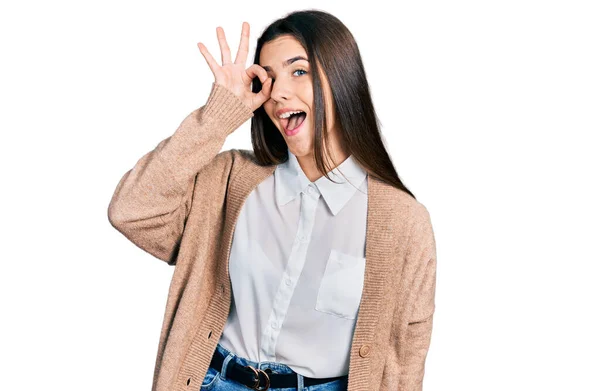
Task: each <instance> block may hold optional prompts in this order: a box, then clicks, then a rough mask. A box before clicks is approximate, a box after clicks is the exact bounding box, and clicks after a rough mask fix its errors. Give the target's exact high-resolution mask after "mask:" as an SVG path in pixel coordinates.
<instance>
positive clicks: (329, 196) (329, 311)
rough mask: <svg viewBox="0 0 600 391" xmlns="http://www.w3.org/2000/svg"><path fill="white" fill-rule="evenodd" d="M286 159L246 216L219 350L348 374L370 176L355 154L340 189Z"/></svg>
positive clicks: (237, 238)
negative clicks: (230, 302) (311, 175)
mask: <svg viewBox="0 0 600 391" xmlns="http://www.w3.org/2000/svg"><path fill="white" fill-rule="evenodd" d="M288 155H289V159H288V161H287V162H285V163H282V164H280V165H279V166H278V167H277V168H276V170H275V171H274V173H273V175H271V176H269V177H268V178H267V179H266V180H264V181H263V182H262V183H260V184H259V185H258V186H257V187H256V188H255V189H254V190H253V191H252V193H251V194H250V195H249V196H248V198H247V199H246V202H245V203H244V206H243V207H242V210H241V211H240V216H239V218H238V221H237V222H236V228H235V232H234V237H233V243H232V247H231V252H230V258H229V271H230V278H231V284H232V294H233V300H232V305H231V309H230V313H229V317H228V319H227V323H226V325H225V329H224V331H223V334H222V336H221V339H220V341H219V343H220V344H221V345H222V346H224V347H225V348H226V349H229V350H230V351H232V352H234V353H235V354H237V355H239V356H241V357H244V358H247V359H249V360H253V361H256V362H259V363H260V362H265V361H274V362H279V363H282V364H286V365H288V366H290V367H291V368H292V369H294V370H295V371H296V372H298V373H300V374H301V375H304V376H309V377H316V378H325V377H334V376H342V375H347V374H348V371H349V364H350V346H351V343H352V335H353V332H354V327H355V323H356V317H357V314H358V307H359V304H360V300H361V295H362V289H363V279H364V273H365V261H366V258H365V254H366V225H367V183H368V181H367V180H366V175H367V173H366V171H365V170H364V169H363V168H362V167H361V166H360V165H359V164H358V163H357V162H356V161H355V160H354V158H353V156H349V157H348V158H347V159H346V160H345V161H344V162H342V163H341V164H340V165H339V166H338V167H336V168H334V169H333V170H332V171H331V174H330V177H331V178H332V179H333V180H334V181H336V182H341V183H333V182H331V181H329V179H327V178H326V177H324V176H322V177H320V178H319V179H317V180H316V181H315V182H311V181H310V180H309V179H308V178H307V177H306V175H305V174H304V171H302V168H301V167H300V165H299V163H298V160H297V158H296V156H295V155H293V154H292V153H291V152H289V151H288ZM340 172H341V173H343V174H344V175H345V177H346V178H347V179H345V178H344V176H342V174H341V173H340Z"/></svg>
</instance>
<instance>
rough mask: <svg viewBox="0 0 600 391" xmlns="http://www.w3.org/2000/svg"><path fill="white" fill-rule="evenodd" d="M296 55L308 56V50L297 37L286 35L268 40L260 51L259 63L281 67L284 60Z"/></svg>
mask: <svg viewBox="0 0 600 391" xmlns="http://www.w3.org/2000/svg"><path fill="white" fill-rule="evenodd" d="M295 56H303V57H306V58H308V56H307V54H306V50H304V48H303V47H302V45H301V44H300V42H298V41H297V40H296V39H295V38H293V37H290V36H287V35H284V36H281V37H277V38H276V39H274V40H272V41H269V42H267V43H266V44H264V45H263V47H262V49H261V51H260V57H259V63H260V65H261V66H269V67H271V68H279V67H281V66H282V64H281V63H282V62H283V61H285V60H287V59H289V58H291V57H295Z"/></svg>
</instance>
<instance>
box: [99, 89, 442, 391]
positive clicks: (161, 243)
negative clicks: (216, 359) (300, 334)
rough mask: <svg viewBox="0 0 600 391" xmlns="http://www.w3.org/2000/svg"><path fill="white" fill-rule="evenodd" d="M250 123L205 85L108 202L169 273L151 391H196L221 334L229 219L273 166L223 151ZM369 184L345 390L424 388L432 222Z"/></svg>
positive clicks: (413, 205)
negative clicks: (196, 102)
mask: <svg viewBox="0 0 600 391" xmlns="http://www.w3.org/2000/svg"><path fill="white" fill-rule="evenodd" d="M253 115H254V114H253V112H252V111H251V109H250V108H249V107H247V106H246V105H245V104H244V103H243V102H242V101H241V100H240V99H239V98H237V96H235V95H234V94H233V93H232V92H231V91H229V90H228V89H227V88H225V87H223V86H221V85H219V84H216V83H213V85H212V89H211V92H210V95H209V97H208V99H207V102H206V104H205V105H204V106H202V107H200V108H199V109H196V110H194V111H193V112H191V113H190V114H189V115H188V116H187V117H186V118H185V119H184V120H183V121H182V123H181V124H180V126H179V127H178V128H177V130H176V131H175V133H174V134H173V135H172V136H170V137H168V138H166V139H164V140H163V141H161V142H160V143H159V144H158V145H157V146H156V148H154V150H152V151H150V152H148V153H147V154H145V155H144V156H142V157H141V158H140V159H139V160H138V161H137V163H136V164H135V166H134V167H133V168H132V169H131V170H129V171H127V172H126V173H125V175H124V176H123V177H122V178H121V180H120V181H119V183H118V185H117V187H116V190H115V192H114V195H113V197H112V199H111V201H110V205H109V207H108V219H109V221H110V223H111V224H112V225H113V226H114V227H115V228H116V229H117V230H118V231H119V232H121V233H122V234H123V235H124V236H125V237H127V238H128V239H129V240H130V241H132V242H133V243H135V244H136V245H137V246H138V247H140V248H142V249H143V250H145V251H146V252H148V253H150V254H152V255H153V256H155V257H157V258H158V259H161V260H163V261H165V262H166V263H168V264H169V265H174V267H175V270H174V273H173V278H172V280H171V285H170V288H169V295H168V299H167V306H166V310H165V317H164V320H163V324H162V331H161V334H160V340H159V344H158V353H157V357H156V365H155V370H154V380H153V386H152V390H153V391H168V390H169V391H171V390H173V391H175V390H177V391H184V390H186V391H188V390H191V391H197V390H198V389H199V388H200V384H201V383H202V381H203V379H204V376H205V374H206V372H207V370H208V366H209V363H210V360H211V357H212V354H213V352H214V350H215V348H216V345H217V342H218V341H219V338H220V336H221V333H222V331H223V327H224V326H225V322H226V320H227V316H228V314H229V308H230V302H231V285H230V280H229V270H228V269H229V262H227V260H228V259H229V251H230V247H231V243H232V238H233V232H234V228H235V224H236V220H237V217H238V215H239V213H240V210H241V208H242V206H243V204H244V201H245V199H246V197H247V196H248V195H249V194H250V193H251V192H252V190H253V189H254V188H255V187H256V186H258V184H259V183H261V182H262V181H263V180H264V179H266V178H267V177H268V176H269V175H272V174H273V171H274V170H275V168H276V167H277V166H276V165H270V166H260V165H258V164H257V162H256V161H255V159H253V153H252V152H251V151H249V150H238V149H232V150H227V151H223V152H220V150H221V148H222V146H223V144H224V142H225V139H226V137H227V136H228V135H229V134H230V133H232V132H233V131H234V130H236V129H237V128H238V127H240V126H241V125H242V124H243V123H244V122H245V121H247V120H248V119H250V118H251V117H252V116H253ZM367 180H368V181H369V182H368V187H369V192H368V215H367V248H366V270H365V280H364V288H363V294H362V299H361V303H360V308H359V313H358V318H357V320H356V322H357V323H356V328H355V331H354V336H353V339H352V346H351V351H350V372H349V379H348V390H351V391H359V390H360V391H367V390H403V391H417V390H422V383H423V375H424V366H425V358H426V355H427V351H428V349H429V344H430V340H431V331H432V321H433V313H434V308H435V304H434V294H435V281H436V277H435V275H436V250H435V239H434V235H433V229H432V225H431V221H430V216H429V213H428V211H427V209H426V208H425V207H424V206H423V205H422V204H421V203H420V202H417V201H416V200H415V199H414V198H412V197H411V196H410V195H408V194H407V193H405V192H403V191H401V190H398V189H396V188H394V187H392V186H389V185H387V184H385V183H384V182H382V181H380V180H377V179H376V178H373V177H372V176H370V175H367ZM317 353H318V352H317Z"/></svg>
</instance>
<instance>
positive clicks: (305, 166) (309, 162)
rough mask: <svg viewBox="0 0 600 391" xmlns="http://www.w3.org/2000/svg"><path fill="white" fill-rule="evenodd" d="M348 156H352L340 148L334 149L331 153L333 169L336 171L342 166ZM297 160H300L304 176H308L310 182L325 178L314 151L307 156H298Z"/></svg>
mask: <svg viewBox="0 0 600 391" xmlns="http://www.w3.org/2000/svg"><path fill="white" fill-rule="evenodd" d="M348 156H350V154H348V153H346V152H344V151H342V150H341V149H340V148H334V149H333V150H332V151H331V159H332V160H333V166H332V167H331V169H334V168H336V167H337V166H339V165H340V164H342V163H343V162H344V160H346V159H347V158H348ZM296 159H298V164H300V167H301V168H302V171H304V175H306V177H307V178H308V180H309V181H311V182H315V181H316V180H317V179H319V178H320V177H322V176H323V174H321V172H320V171H319V170H318V169H317V166H316V164H315V161H314V151H313V152H312V153H310V154H308V155H305V156H296Z"/></svg>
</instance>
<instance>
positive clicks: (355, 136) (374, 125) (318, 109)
mask: <svg viewBox="0 0 600 391" xmlns="http://www.w3.org/2000/svg"><path fill="white" fill-rule="evenodd" d="M283 35H285V36H291V37H293V38H295V39H296V40H297V41H298V42H299V43H300V44H301V45H302V46H303V47H304V50H306V52H307V54H308V61H309V63H310V64H317V66H319V67H320V69H319V71H320V72H321V73H322V74H323V75H325V76H326V77H327V80H328V81H329V86H330V88H331V93H332V97H333V103H334V106H335V115H336V119H337V123H338V124H339V126H340V128H341V141H340V142H341V143H342V149H343V150H344V151H346V152H347V153H348V154H351V155H353V156H354V158H355V159H356V161H357V162H358V163H359V164H360V165H361V166H362V167H363V168H364V169H365V171H367V173H368V174H369V175H372V176H374V177H376V178H378V179H380V180H381V181H383V182H385V183H387V184H389V185H390V186H393V187H396V188H398V189H400V190H403V191H405V192H407V193H408V194H410V195H411V196H412V197H413V198H415V199H416V197H415V196H414V194H413V193H412V192H411V191H410V190H408V188H407V187H406V186H405V185H404V184H403V183H402V181H401V180H400V178H399V176H398V174H397V173H396V169H395V168H394V165H393V163H392V161H391V159H390V156H389V154H388V152H387V150H386V148H385V145H384V143H383V141H382V139H381V130H380V124H379V119H378V118H377V114H376V113H375V108H374V107H373V101H372V99H371V93H370V91H369V83H368V82H367V77H366V74H365V70H364V66H363V62H362V58H361V56H360V52H359V50H358V45H357V44H356V41H355V40H354V37H353V36H352V34H351V33H350V31H349V30H348V28H347V27H346V26H345V25H344V24H343V23H342V22H341V21H340V20H339V19H338V18H336V17H335V16H333V15H331V14H329V13H327V12H324V11H320V10H314V9H310V10H303V11H296V12H292V13H290V14H287V15H286V16H285V17H283V18H281V19H278V20H276V21H274V22H273V23H271V24H270V25H269V26H268V27H267V28H266V29H265V30H264V31H263V33H262V34H261V36H260V37H259V38H258V42H257V45H256V52H255V55H254V63H255V64H259V58H260V52H261V49H262V47H263V46H264V45H265V44H266V43H267V42H269V41H272V40H274V39H276V38H278V37H280V36H283ZM315 69H317V67H315ZM311 74H312V82H313V96H314V100H313V107H314V113H315V124H316V126H315V139H314V146H315V147H314V148H315V151H314V152H315V153H314V156H315V164H316V167H317V169H318V170H319V171H320V172H321V173H322V174H323V175H324V176H326V177H327V178H328V179H329V180H331V178H329V177H328V176H327V173H328V172H329V171H331V167H329V166H328V165H326V162H325V160H326V158H327V160H329V161H331V159H330V156H329V154H328V153H327V154H326V156H325V154H324V149H325V148H324V147H325V143H326V142H327V132H325V131H324V130H325V129H327V127H326V123H327V122H326V121H327V119H326V112H325V104H324V95H323V89H322V86H323V83H322V81H321V76H320V75H319V72H311ZM261 88H262V84H261V82H260V80H259V79H258V78H255V79H254V80H253V82H252V91H253V92H258V91H260V90H261ZM250 132H251V139H252V147H253V149H254V155H255V158H256V160H257V162H258V163H259V164H260V165H272V164H280V163H283V162H285V161H286V160H287V159H288V151H287V150H288V148H287V144H286V142H285V140H284V138H283V136H282V135H281V133H280V132H279V130H278V129H277V127H276V126H275V125H274V124H273V122H272V121H271V119H270V118H269V116H268V115H267V113H266V112H265V109H264V107H263V106H261V107H259V108H258V109H256V111H254V116H253V117H252V120H251V130H250Z"/></svg>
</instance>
